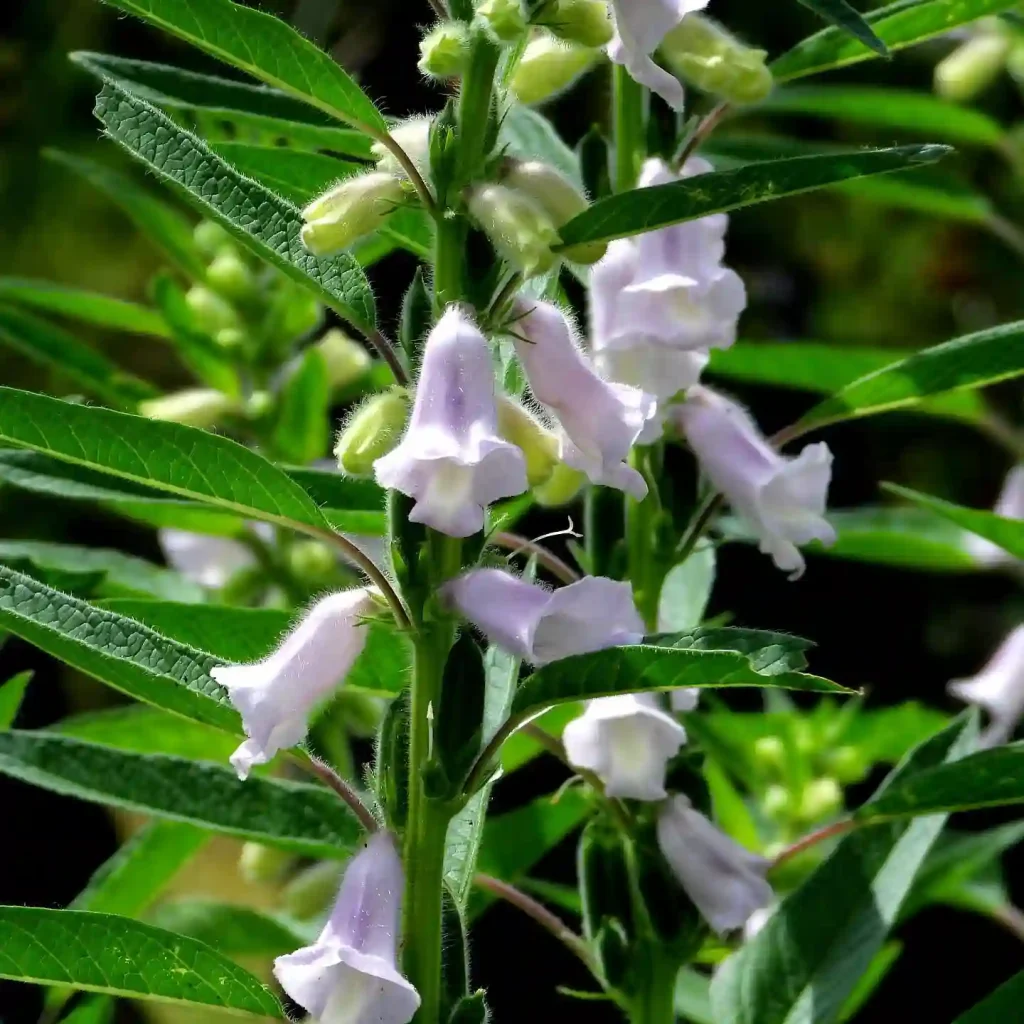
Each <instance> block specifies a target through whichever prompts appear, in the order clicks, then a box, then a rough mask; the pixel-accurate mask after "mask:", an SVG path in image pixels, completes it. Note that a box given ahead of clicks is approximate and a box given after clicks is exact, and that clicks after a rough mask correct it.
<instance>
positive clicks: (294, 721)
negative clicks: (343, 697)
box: [210, 588, 372, 779]
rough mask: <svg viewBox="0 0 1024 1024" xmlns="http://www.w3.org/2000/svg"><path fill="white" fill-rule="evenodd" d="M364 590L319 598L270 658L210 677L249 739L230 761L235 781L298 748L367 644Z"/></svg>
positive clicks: (221, 669) (369, 601)
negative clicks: (314, 717) (315, 715)
mask: <svg viewBox="0 0 1024 1024" xmlns="http://www.w3.org/2000/svg"><path fill="white" fill-rule="evenodd" d="M371 607H372V595H371V592H370V591H369V590H368V589H365V588H360V589H356V590H342V591H339V592H338V593H336V594H329V595H328V596H327V597H323V598H321V599H320V600H319V601H317V602H316V604H314V605H313V607H312V608H310V609H309V611H308V612H307V613H306V614H305V615H304V616H303V618H302V620H301V621H300V622H299V624H298V625H297V626H296V627H295V628H294V629H293V630H292V631H291V632H290V633H289V634H288V635H287V636H286V637H285V639H284V642H283V643H282V644H281V646H280V647H278V648H277V650H276V651H274V652H273V654H271V655H269V656H268V657H266V658H264V659H263V660H262V661H257V662H254V663H253V664H250V665H220V666H218V667H216V668H213V669H211V670H210V675H211V676H213V678H214V679H215V680H216V681H217V682H218V683H220V685H221V686H223V687H224V689H225V690H227V691H228V697H229V698H230V700H231V703H232V704H233V705H234V706H235V708H236V709H237V710H238V712H239V714H240V715H241V716H242V725H243V727H244V728H245V734H246V736H248V737H249V738H248V739H247V740H246V741H245V742H244V743H243V744H242V745H241V746H240V747H239V748H238V749H237V750H236V751H235V752H234V754H232V755H231V763H232V764H233V765H234V766H235V770H236V771H237V772H238V775H239V778H242V779H244V778H245V777H246V776H247V775H248V774H249V772H250V770H251V769H252V766H253V765H257V764H265V763H266V762H267V761H269V760H270V759H271V758H272V757H273V756H274V755H275V754H276V753H277V752H278V751H279V750H285V749H287V748H288V747H292V746H294V745H295V744H296V743H298V742H300V741H301V740H302V739H303V737H305V735H306V730H307V728H308V724H309V717H310V715H311V713H312V712H313V710H314V709H315V708H316V707H317V706H318V705H319V704H320V703H322V702H323V701H324V700H325V699H326V698H327V697H328V696H329V695H330V694H331V692H332V691H333V690H334V689H335V687H337V686H338V685H339V684H340V683H341V682H342V680H343V679H344V678H345V676H346V675H347V674H348V671H349V669H350V668H351V667H352V665H353V663H354V662H355V660H356V658H358V657H359V655H360V654H361V653H362V650H363V646H364V644H365V643H366V632H367V627H366V624H365V623H364V622H363V618H364V616H366V614H367V613H368V612H369V611H370V609H371Z"/></svg>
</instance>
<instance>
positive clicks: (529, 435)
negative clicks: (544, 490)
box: [498, 397, 558, 487]
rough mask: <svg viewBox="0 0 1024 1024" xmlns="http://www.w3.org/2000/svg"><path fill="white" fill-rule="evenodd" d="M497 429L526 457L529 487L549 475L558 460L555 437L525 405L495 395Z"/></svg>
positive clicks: (538, 483)
mask: <svg viewBox="0 0 1024 1024" xmlns="http://www.w3.org/2000/svg"><path fill="white" fill-rule="evenodd" d="M498 433H499V434H501V436H502V437H503V438H504V439H505V440H506V441H511V442H512V444H514V445H515V446H516V447H517V448H518V449H519V450H520V451H521V452H522V453H523V455H524V456H525V457H526V481H527V483H528V484H529V485H530V486H531V487H538V486H540V485H541V484H543V483H545V482H546V481H547V480H549V479H550V478H551V474H552V473H553V472H554V469H555V466H556V465H557V464H558V438H557V437H556V436H555V435H554V434H553V433H552V432H551V431H550V430H548V429H547V427H545V426H544V424H543V423H541V422H540V420H539V419H537V417H536V416H534V415H533V413H531V412H530V410H529V409H527V408H526V407H525V406H523V405H520V404H519V403H518V402H516V401H513V400H512V399H511V398H504V397H502V398H499V399H498Z"/></svg>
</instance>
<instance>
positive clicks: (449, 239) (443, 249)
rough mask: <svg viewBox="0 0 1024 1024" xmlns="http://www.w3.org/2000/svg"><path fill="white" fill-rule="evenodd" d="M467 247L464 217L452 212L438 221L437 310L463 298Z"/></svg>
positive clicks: (435, 251)
mask: <svg viewBox="0 0 1024 1024" xmlns="http://www.w3.org/2000/svg"><path fill="white" fill-rule="evenodd" d="M465 247H466V225H465V221H463V219H462V218H461V217H455V216H453V215H449V216H446V217H443V218H442V219H441V220H439V221H438V222H437V233H436V237H435V240H434V304H435V306H436V307H437V311H438V313H441V312H443V310H444V309H445V307H446V306H447V305H449V303H452V302H459V301H460V300H461V299H462V297H463V288H462V262H463V254H464V252H465Z"/></svg>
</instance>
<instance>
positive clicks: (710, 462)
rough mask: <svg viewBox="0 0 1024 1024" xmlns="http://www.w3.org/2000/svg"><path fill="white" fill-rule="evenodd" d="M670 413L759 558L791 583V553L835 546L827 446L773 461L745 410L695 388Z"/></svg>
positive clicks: (799, 570) (796, 558) (796, 566)
mask: <svg viewBox="0 0 1024 1024" xmlns="http://www.w3.org/2000/svg"><path fill="white" fill-rule="evenodd" d="M674 414H675V416H676V418H677V420H678V424H679V426H680V429H681V430H682V431H683V433H684V434H685V435H686V440H687V441H688V442H689V444H690V447H691V448H692V449H693V451H694V453H695V454H696V456H697V459H698V460H699V462H700V464H701V467H702V468H703V470H704V472H706V473H707V475H708V477H709V478H710V479H711V482H712V483H713V484H714V485H715V487H716V488H717V489H718V490H719V491H721V492H722V493H723V494H724V495H725V497H726V499H727V500H728V502H729V504H730V505H731V506H732V508H733V510H734V511H735V512H736V513H737V515H739V516H740V517H741V518H742V519H744V520H746V522H747V524H748V525H749V526H750V527H751V528H752V529H753V530H754V532H755V533H756V534H757V536H758V539H759V540H760V548H761V551H763V552H764V553H765V554H769V555H771V557H772V559H773V561H774V562H775V564H776V565H777V566H778V567H779V568H780V569H782V570H783V571H785V572H789V573H790V579H797V578H798V577H799V576H801V575H802V574H803V571H804V568H805V563H804V559H803V556H802V555H801V554H800V551H799V550H798V547H797V546H798V545H800V544H807V543H809V542H810V541H812V540H819V541H821V542H822V543H823V544H832V543H834V542H835V539H836V534H835V530H834V529H833V528H832V526H831V525H830V524H829V523H828V521H827V520H826V519H825V502H826V498H827V495H828V486H829V482H830V480H831V477H832V453H831V452H830V451H829V448H828V445H826V444H824V443H823V442H821V443H818V444H809V445H807V447H806V448H804V449H803V451H801V452H800V454H799V455H798V456H796V457H795V458H787V457H785V456H783V455H780V454H779V453H778V452H776V451H775V450H774V449H773V448H772V447H771V446H770V445H769V444H768V443H767V442H766V441H765V439H764V437H763V436H762V434H761V432H760V431H759V430H758V428H757V424H756V423H754V421H753V420H752V419H751V417H750V416H749V414H748V413H747V412H746V410H745V409H743V408H742V407H740V406H739V405H737V404H736V403H735V402H732V401H730V400H729V399H727V398H724V397H723V396H722V395H719V394H716V393H715V392H714V391H711V390H709V389H708V388H705V387H702V386H699V385H698V386H697V387H695V388H692V389H691V390H690V391H689V392H688V393H687V396H686V401H685V402H684V403H683V404H682V405H679V406H677V407H674Z"/></svg>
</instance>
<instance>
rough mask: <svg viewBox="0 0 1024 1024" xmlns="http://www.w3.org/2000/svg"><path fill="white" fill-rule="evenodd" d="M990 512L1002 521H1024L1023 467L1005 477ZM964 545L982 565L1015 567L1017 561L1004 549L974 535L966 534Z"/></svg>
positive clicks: (1012, 470)
mask: <svg viewBox="0 0 1024 1024" xmlns="http://www.w3.org/2000/svg"><path fill="white" fill-rule="evenodd" d="M992 511H993V512H995V514H996V515H997V516H1002V517H1003V518H1004V519H1024V466H1014V467H1013V469H1011V470H1010V472H1009V473H1008V474H1007V475H1006V480H1005V481H1004V483H1003V489H1002V491H1001V492H1000V494H999V499H998V500H997V501H996V506H995V508H994V509H993V510H992ZM966 545H967V550H968V552H969V553H970V554H971V555H972V556H973V557H974V558H975V560H976V561H978V562H980V563H981V564H982V565H986V566H998V565H1016V564H1017V563H1018V561H1019V560H1018V559H1016V558H1014V557H1013V555H1011V554H1010V553H1009V552H1008V551H1007V550H1006V549H1005V548H1001V547H999V545H998V544H993V543H992V541H990V540H986V539H985V538H984V537H979V536H978V535H977V534H976V533H969V534H967V539H966Z"/></svg>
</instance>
